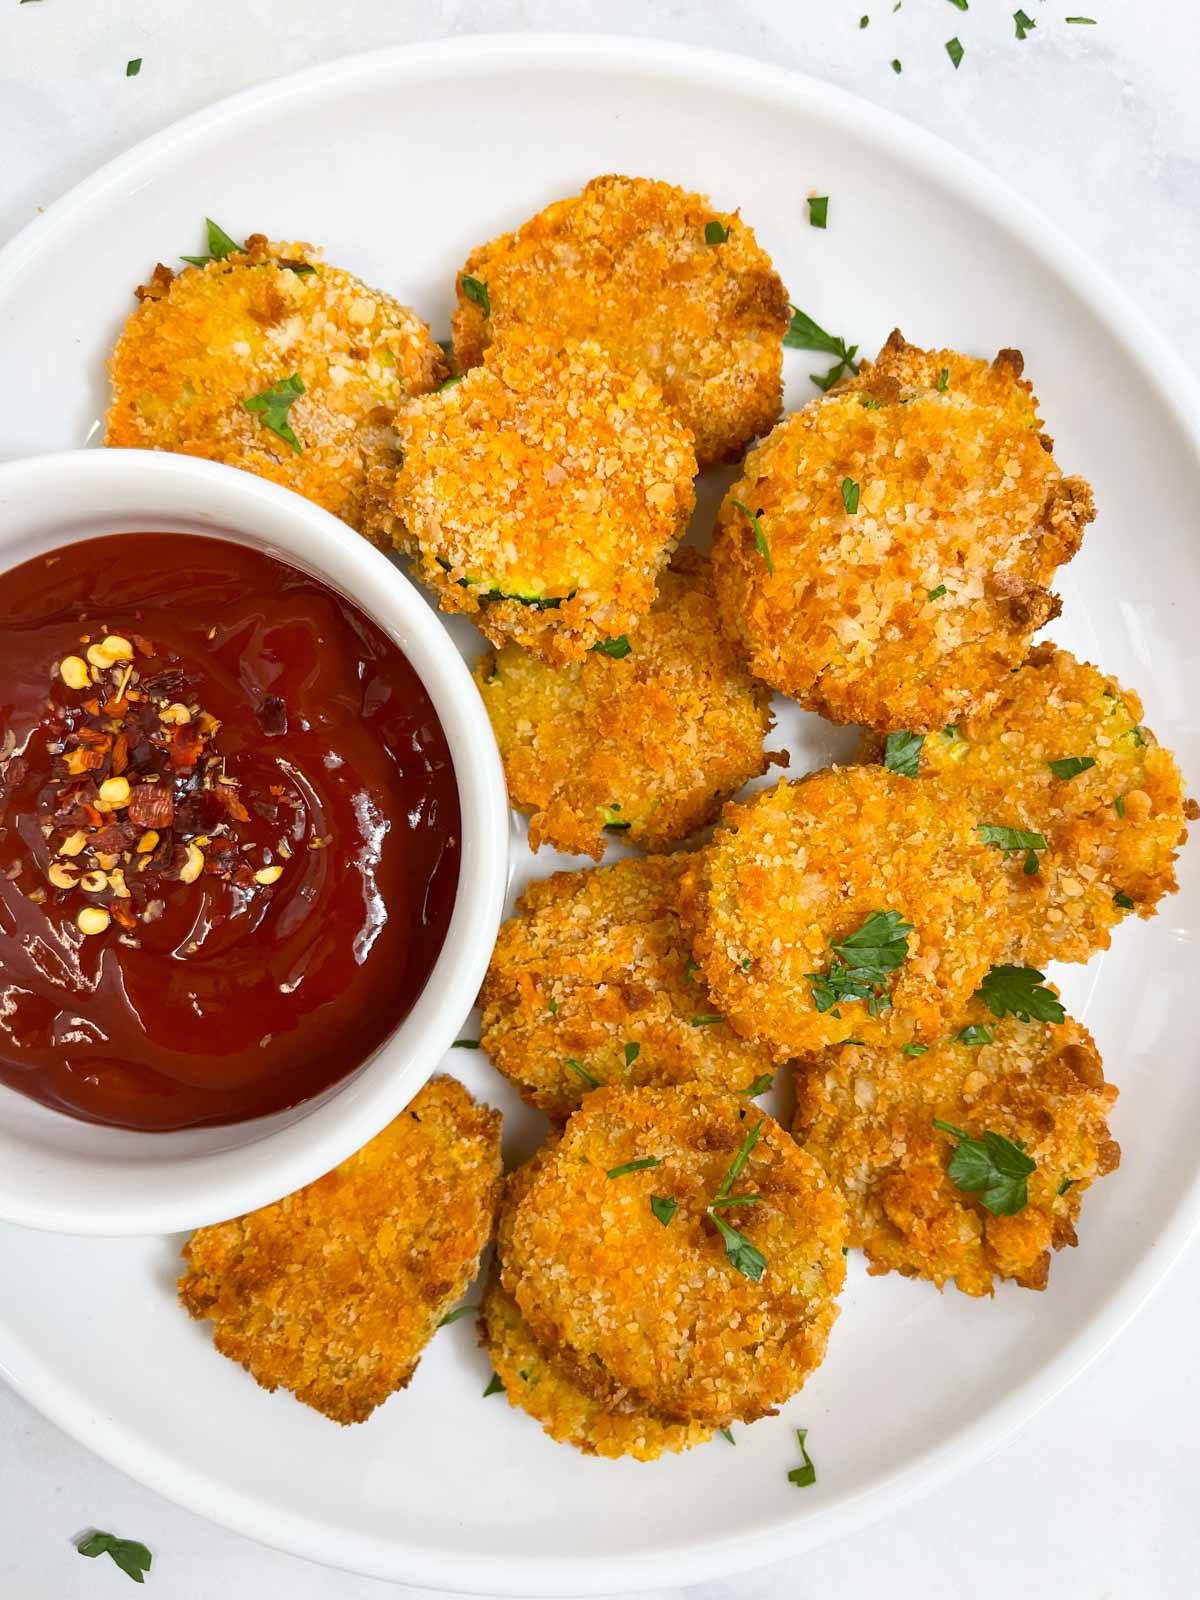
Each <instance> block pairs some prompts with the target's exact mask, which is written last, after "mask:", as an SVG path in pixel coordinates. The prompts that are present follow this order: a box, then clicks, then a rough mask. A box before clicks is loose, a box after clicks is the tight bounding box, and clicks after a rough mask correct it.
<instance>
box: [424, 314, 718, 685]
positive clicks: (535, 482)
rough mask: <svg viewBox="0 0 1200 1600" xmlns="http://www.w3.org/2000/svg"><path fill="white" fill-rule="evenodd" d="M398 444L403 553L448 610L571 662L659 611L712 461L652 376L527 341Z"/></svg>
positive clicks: (490, 359)
mask: <svg viewBox="0 0 1200 1600" xmlns="http://www.w3.org/2000/svg"><path fill="white" fill-rule="evenodd" d="M398 432H399V436H400V443H401V448H402V449H403V452H404V464H403V466H402V467H401V468H400V471H399V473H398V474H397V476H396V482H395V498H394V510H395V515H396V525H395V530H394V533H395V538H396V542H397V543H398V544H399V545H400V547H401V548H402V549H404V550H406V551H408V552H409V554H411V555H412V556H413V558H414V561H415V563H416V572H417V575H418V576H419V577H420V578H421V579H422V581H423V582H424V583H426V584H428V586H429V587H430V588H431V589H432V590H433V591H434V593H435V594H436V595H437V597H438V604H439V605H440V606H441V608H442V610H443V611H466V612H469V613H472V614H473V615H474V618H475V621H476V622H478V624H479V626H480V627H481V628H482V629H483V631H484V633H485V634H486V635H487V636H488V638H489V639H490V640H491V641H492V643H493V644H496V645H499V644H502V643H504V642H505V641H506V640H509V639H511V640H514V641H515V642H516V643H518V644H522V645H525V646H526V647H527V648H529V649H531V650H534V651H536V652H537V654H538V655H540V656H542V657H543V658H544V659H545V660H547V661H551V662H554V663H556V664H558V663H562V662H565V661H573V660H578V659H579V658H580V657H582V656H584V655H586V654H587V652H588V651H589V650H590V649H591V648H592V646H593V645H594V644H596V643H597V642H598V641H600V640H602V639H610V638H615V637H617V636H618V635H619V634H621V633H624V632H625V630H626V629H627V628H631V627H632V626H633V624H634V623H635V622H636V621H637V619H638V618H639V617H640V616H643V615H644V614H645V613H646V612H647V611H649V609H650V606H651V604H652V603H653V600H654V593H655V586H656V584H657V582H658V575H659V573H660V571H661V570H662V568H663V567H664V566H665V565H666V563H667V560H668V558H669V556H670V554H671V551H672V550H673V549H674V547H675V544H676V541H677V540H678V539H679V537H680V536H681V534H682V533H683V531H684V528H685V527H686V525H687V520H688V517H689V516H690V515H691V512H692V507H693V505H694V503H695V492H694V489H693V484H692V479H693V477H694V475H695V471H696V457H695V454H694V452H693V450H692V443H691V436H690V434H688V432H687V431H686V429H684V428H683V427H682V426H681V425H680V423H679V422H678V421H677V420H676V418H675V417H674V415H673V414H672V413H671V412H670V411H668V410H667V409H666V407H665V406H664V405H663V402H662V397H661V395H660V394H659V391H658V390H657V389H656V388H655V386H654V384H653V383H651V381H650V379H649V378H647V377H646V375H645V374H644V373H641V372H638V371H635V370H634V369H633V368H631V367H627V366H617V365H615V364H614V363H613V362H612V361H610V360H609V359H608V358H607V357H606V356H605V355H604V354H603V353H602V352H601V350H600V348H599V346H598V345H596V344H594V343H584V344H568V343H566V342H564V341H561V340H555V341H553V342H546V341H543V340H542V339H541V338H540V337H538V336H536V335H529V334H526V333H524V332H523V331H518V332H514V333H513V334H511V335H510V336H509V337H508V338H506V339H505V340H504V341H503V342H502V343H500V344H497V345H496V346H494V347H493V348H492V349H491V350H489V351H488V356H487V360H486V361H485V362H484V364H483V365H482V366H480V367H475V368H473V369H472V370H471V371H470V372H468V373H467V375H466V377H464V378H463V379H462V380H461V381H459V382H457V383H455V384H453V385H450V386H449V387H447V388H445V389H443V390H441V391H440V392H439V393H437V394H434V395H430V396H429V397H428V398H426V399H424V400H421V401H419V402H418V403H417V404H416V405H413V406H411V407H409V409H408V410H407V411H406V412H405V414H404V416H403V417H402V418H401V419H400V420H399V423H398Z"/></svg>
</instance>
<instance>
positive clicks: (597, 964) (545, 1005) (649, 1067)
mask: <svg viewBox="0 0 1200 1600" xmlns="http://www.w3.org/2000/svg"><path fill="white" fill-rule="evenodd" d="M686 864H687V857H683V856H680V857H668V856H650V857H647V858H646V859H644V860H630V861H621V862H618V863H617V864H616V865H615V866H611V867H597V868H592V869H589V870H587V871H584V872H556V873H555V874H554V875H553V876H552V877H550V878H546V879H543V880H542V881H541V882H538V883H531V884H530V885H529V887H528V888H527V889H526V890H525V893H524V894H523V895H522V896H521V898H520V900H518V901H517V914H516V915H515V916H514V917H512V918H510V920H509V921H508V922H506V923H505V924H504V926H503V927H502V928H501V929H500V934H499V937H498V938H497V940H496V948H495V950H494V951H493V953H492V960H491V964H490V966H489V967H488V971H487V976H486V978H485V979H484V982H483V988H482V991H481V993H480V1005H481V1006H482V1008H483V1021H482V1026H481V1029H480V1041H481V1043H482V1045H483V1048H484V1049H485V1050H486V1051H487V1053H488V1055H489V1056H490V1057H491V1060H492V1062H493V1064H494V1065H495V1066H496V1067H498V1068H499V1070H500V1071H501V1072H502V1073H503V1074H504V1076H505V1077H506V1078H508V1079H509V1080H510V1082H512V1083H513V1084H515V1085H516V1087H517V1089H518V1090H519V1091H520V1093H521V1096H522V1097H523V1098H524V1099H525V1100H528V1101H529V1103H530V1104H531V1105H535V1106H537V1107H538V1108H539V1110H541V1111H544V1112H545V1113H546V1115H547V1116H549V1117H550V1118H551V1119H553V1120H554V1121H556V1122H561V1121H565V1119H566V1118H567V1117H568V1116H570V1114H571V1112H572V1111H573V1110H574V1109H575V1108H576V1107H577V1106H578V1105H579V1103H580V1101H581V1100H582V1099H583V1096H584V1095H585V1094H587V1092H588V1090H589V1089H590V1088H594V1087H595V1086H596V1085H598V1084H608V1085H612V1084H624V1085H637V1084H660V1085H661V1084H669V1083H686V1082H692V1081H703V1082H706V1083H709V1084H712V1085H713V1086H715V1087H717V1088H721V1089H728V1090H730V1091H732V1092H734V1093H747V1092H748V1091H749V1090H750V1089H751V1088H752V1087H754V1088H755V1090H756V1092H757V1093H762V1092H763V1090H764V1088H765V1085H764V1084H763V1083H762V1082H761V1080H762V1079H763V1078H764V1075H765V1077H766V1081H767V1082H768V1083H769V1081H770V1077H771V1071H772V1061H771V1054H770V1051H769V1050H767V1049H765V1048H764V1047H762V1046H761V1045H756V1044H753V1043H751V1042H749V1041H747V1040H745V1039H742V1038H739V1037H738V1035H737V1034H736V1033H734V1032H733V1030H732V1029H731V1028H730V1027H729V1026H728V1024H727V1023H725V1022H724V1021H723V1020H722V1019H721V1018H720V1017H719V1016H716V1015H715V1014H714V1013H716V1012H717V1011H718V1009H719V1008H718V1007H717V1006H716V1005H715V1004H714V1003H713V1001H712V998H711V997H710V995H709V993H708V990H707V988H706V987H705V984H704V981H703V979H702V978H701V977H700V974H699V971H698V969H697V968H696V967H695V965H694V963H693V962H692V960H691V951H690V949H689V947H688V942H687V940H686V939H685V938H684V936H683V934H682V932H681V930H680V926H679V918H678V916H677V914H676V911H675V897H676V893H677V891H678V887H679V880H680V876H681V874H682V873H683V870H684V868H685V866H686Z"/></svg>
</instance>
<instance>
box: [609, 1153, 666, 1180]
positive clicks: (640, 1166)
mask: <svg viewBox="0 0 1200 1600" xmlns="http://www.w3.org/2000/svg"><path fill="white" fill-rule="evenodd" d="M661 1166H662V1157H661V1156H643V1157H642V1159H641V1160H640V1161H627V1162H626V1163H625V1165H624V1166H623V1167H609V1169H608V1174H607V1176H608V1177H610V1178H627V1177H628V1176H629V1174H630V1173H631V1172H646V1171H648V1170H649V1169H650V1168H651V1167H661Z"/></svg>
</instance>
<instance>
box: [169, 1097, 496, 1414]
mask: <svg viewBox="0 0 1200 1600" xmlns="http://www.w3.org/2000/svg"><path fill="white" fill-rule="evenodd" d="M500 1192H501V1177H500V1114H499V1112H496V1111H492V1110H490V1109H489V1108H488V1107H487V1106H483V1105H477V1104H476V1103H475V1101H473V1100H472V1098H471V1096H470V1095H469V1094H468V1093H467V1091H466V1090H465V1089H464V1088H463V1087H462V1085H461V1084H459V1083H456V1082H455V1080H454V1079H453V1078H446V1077H438V1078H434V1079H432V1080H431V1081H430V1082H429V1083H427V1084H426V1085H425V1087H424V1088H423V1089H422V1090H421V1092H420V1094H418V1095H417V1097H416V1099H415V1100H414V1101H413V1102H412V1104H411V1105H410V1106H409V1107H408V1109H407V1110H406V1111H403V1112H401V1114H400V1115H399V1116H398V1117H397V1118H396V1119H395V1121H394V1122H392V1123H390V1124H389V1126H388V1127H386V1128H385V1129H384V1130H383V1132H382V1133H380V1134H377V1135H376V1137H375V1138H374V1139H372V1140H371V1142H370V1143H369V1144H367V1145H364V1146H363V1148H362V1149H361V1150H359V1151H358V1152H357V1154H355V1155H352V1156H351V1157H350V1158H349V1159H348V1160H346V1161H343V1162H342V1164H341V1166H340V1167H336V1168H335V1169H334V1170H333V1171H332V1172H329V1173H326V1175H325V1176H324V1177H323V1178H318V1179H317V1181H316V1182H315V1183H310V1184H309V1185H308V1186H307V1188H304V1189H300V1190H298V1191H297V1193H295V1194H293V1195H289V1196H288V1197H287V1198H286V1199H285V1200H280V1201H278V1202H277V1203H276V1204H275V1205H272V1206H265V1207H264V1208H263V1209H262V1210H261V1211H252V1212H250V1213H249V1215H247V1216H244V1217H237V1218H235V1219H234V1220H233V1221H231V1222H222V1223H218V1224H216V1225H215V1226H213V1227H208V1228H199V1229H197V1231H196V1232H195V1233H194V1234H193V1235H192V1237H191V1240H190V1241H189V1243H188V1244H187V1245H186V1246H185V1248H184V1252H183V1254H184V1258H185V1259H186V1261H187V1262H188V1271H187V1273H186V1274H185V1276H184V1277H182V1278H180V1280H179V1298H180V1300H181V1301H182V1302H183V1304H184V1306H186V1308H187V1309H188V1311H190V1312H191V1314H192V1316H193V1317H199V1318H208V1319H210V1320H211V1321H212V1322H213V1323H214V1324H215V1327H214V1331H213V1343H214V1344H215V1345H216V1347H217V1349H218V1350H219V1351H220V1352H221V1354H222V1355H226V1356H228V1357H229V1358H230V1359H231V1360H233V1361H240V1362H241V1364H242V1366H244V1367H245V1368H246V1370H247V1372H249V1373H250V1375H251V1377H253V1378H254V1380H255V1382H256V1383H259V1384H261V1385H262V1387H263V1388H264V1389H277V1388H284V1389H290V1390H291V1392H292V1393H293V1394H294V1395H295V1396H296V1398H297V1399H298V1400H302V1401H303V1402H304V1404H305V1405H308V1406H312V1407H313V1409H314V1410H316V1411H320V1412H322V1413H323V1414H324V1415H325V1416H327V1417H331V1418H332V1419H333V1420H334V1421H335V1422H343V1423H346V1422H365V1421H366V1419H367V1418H368V1417H369V1416H370V1414H371V1412H372V1411H374V1409H375V1407H376V1406H378V1405H381V1404H382V1403H383V1402H384V1401H385V1400H386V1399H387V1398H388V1396H389V1395H390V1394H392V1393H394V1392H395V1391H396V1390H397V1389H403V1388H405V1387H406V1385H407V1384H408V1382H409V1379H410V1378H411V1377H412V1375H413V1373H414V1372H415V1371H416V1367H417V1361H418V1359H419V1357H420V1354H421V1351H422V1350H423V1349H424V1347H425V1345H426V1344H427V1343H428V1342H429V1340H430V1339H431V1338H432V1337H433V1334H434V1332H435V1330H436V1329H437V1326H438V1323H439V1321H440V1320H441V1318H442V1317H443V1316H444V1315H445V1314H446V1312H447V1311H448V1310H449V1309H450V1307H451V1306H453V1304H454V1303H455V1301H456V1300H458V1299H459V1297H460V1296H461V1295H462V1293H463V1291H464V1289H465V1288H466V1286H467V1284H468V1283H469V1282H470V1280H471V1279H472V1278H473V1277H474V1275H475V1272H476V1270H477V1268H478V1265H479V1257H480V1254H481V1252H482V1251H483V1249H484V1246H485V1245H486V1244H487V1243H488V1241H489V1239H490V1238H491V1234H492V1227H493V1223H494V1221H495V1217H496V1210H497V1207H498V1205H499V1201H500Z"/></svg>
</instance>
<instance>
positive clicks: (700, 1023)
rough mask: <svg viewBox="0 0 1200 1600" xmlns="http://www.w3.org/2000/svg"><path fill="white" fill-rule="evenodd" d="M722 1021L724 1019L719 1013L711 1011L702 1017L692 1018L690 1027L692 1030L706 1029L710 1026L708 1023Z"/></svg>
mask: <svg viewBox="0 0 1200 1600" xmlns="http://www.w3.org/2000/svg"><path fill="white" fill-rule="evenodd" d="M724 1021H725V1018H724V1017H723V1016H722V1015H721V1013H720V1012H719V1011H711V1012H706V1013H705V1014H704V1015H703V1016H699V1017H693V1018H692V1027H693V1028H707V1027H708V1026H709V1025H710V1023H713V1022H724Z"/></svg>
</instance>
